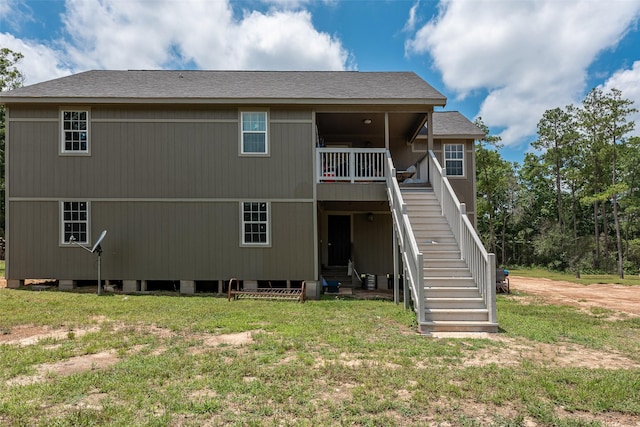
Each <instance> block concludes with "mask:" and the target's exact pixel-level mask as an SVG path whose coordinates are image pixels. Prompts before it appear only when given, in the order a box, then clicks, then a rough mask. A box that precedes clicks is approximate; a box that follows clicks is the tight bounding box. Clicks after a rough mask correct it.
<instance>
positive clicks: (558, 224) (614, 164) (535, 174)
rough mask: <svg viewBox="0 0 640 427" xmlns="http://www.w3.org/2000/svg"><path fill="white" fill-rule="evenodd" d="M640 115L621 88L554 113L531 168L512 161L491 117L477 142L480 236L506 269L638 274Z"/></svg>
mask: <svg viewBox="0 0 640 427" xmlns="http://www.w3.org/2000/svg"><path fill="white" fill-rule="evenodd" d="M635 112H637V109H636V108H634V106H633V101H631V100H629V99H625V98H624V97H623V95H622V92H621V91H620V90H617V89H610V90H608V91H605V90H603V89H600V88H594V89H592V90H591V91H590V92H589V93H588V94H587V95H586V97H585V98H584V100H583V101H582V103H581V104H580V105H568V106H566V107H564V108H560V107H558V108H553V109H550V110H547V111H545V112H544V114H543V115H542V118H541V119H540V121H539V122H538V126H537V140H536V141H534V142H532V143H531V148H532V149H533V150H532V151H533V152H529V153H527V154H526V155H525V158H524V162H523V163H522V164H521V165H520V164H518V163H511V162H508V161H505V160H504V159H503V158H502V157H501V156H500V153H499V149H500V148H501V143H500V138H499V137H497V136H494V135H491V134H490V132H489V129H488V128H487V126H486V125H485V124H484V123H483V122H482V118H479V119H477V120H476V125H478V126H479V127H480V128H481V129H483V130H484V131H485V133H486V135H487V136H486V137H485V138H484V139H483V140H482V141H479V142H478V143H477V144H476V177H477V205H478V206H477V211H478V222H477V223H478V231H479V233H480V236H481V238H482V240H483V242H484V244H485V246H486V247H487V249H488V250H489V251H490V252H493V253H495V254H496V261H497V263H499V264H502V265H505V266H506V265H519V266H542V267H546V268H551V269H555V270H563V271H572V272H575V273H576V275H578V276H579V275H580V273H581V272H583V273H584V272H607V273H614V272H615V273H617V274H618V275H619V276H620V277H624V274H625V273H627V274H637V273H638V268H639V267H640V224H639V223H638V217H639V216H640V138H639V137H631V136H629V134H630V133H631V132H632V131H633V129H634V126H635V123H634V122H633V121H632V120H630V117H631V115H632V114H633V113H635Z"/></svg>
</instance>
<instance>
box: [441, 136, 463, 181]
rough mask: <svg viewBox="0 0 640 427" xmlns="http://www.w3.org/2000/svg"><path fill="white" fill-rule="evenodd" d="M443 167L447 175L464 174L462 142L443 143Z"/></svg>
mask: <svg viewBox="0 0 640 427" xmlns="http://www.w3.org/2000/svg"><path fill="white" fill-rule="evenodd" d="M444 167H445V168H446V170H447V176H464V144H445V146H444Z"/></svg>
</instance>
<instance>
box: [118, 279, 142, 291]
mask: <svg viewBox="0 0 640 427" xmlns="http://www.w3.org/2000/svg"><path fill="white" fill-rule="evenodd" d="M122 292H124V293H132V292H140V284H139V283H138V281H137V280H123V281H122Z"/></svg>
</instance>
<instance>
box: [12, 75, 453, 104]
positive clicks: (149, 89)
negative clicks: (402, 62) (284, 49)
mask: <svg viewBox="0 0 640 427" xmlns="http://www.w3.org/2000/svg"><path fill="white" fill-rule="evenodd" d="M33 98H38V99H39V100H40V101H46V100H47V99H49V100H51V101H52V100H53V99H58V100H59V99H72V100H78V101H80V102H82V100H92V101H102V102H114V101H115V100H124V99H126V100H129V101H131V100H135V99H137V100H139V101H142V100H149V101H154V100H172V101H184V102H188V101H207V100H209V101H215V100H218V101H223V100H227V101H228V100H236V101H237V100H243V99H244V100H253V101H255V100H265V101H278V100H280V101H281V102H284V101H285V100H288V101H289V102H291V101H296V100H297V101H298V102H300V103H303V102H304V101H314V100H315V101H317V100H325V101H331V102H347V103H355V104H357V103H359V101H362V102H364V101H367V102H371V101H378V102H380V103H397V104H414V105H444V104H445V102H446V97H445V96H444V95H442V94H441V93H440V92H438V91H437V90H435V89H434V88H433V87H432V86H431V85H429V84H428V83H427V82H425V81H424V80H422V79H421V78H420V77H418V75H416V74H415V73H412V72H345V71H87V72H83V73H79V74H74V75H71V76H68V77H62V78H59V79H55V80H50V81H47V82H43V83H37V84H34V85H30V86H25V87H22V88H19V89H16V90H13V91H9V92H5V93H2V94H0V102H6V103H10V102H20V101H22V102H26V101H28V100H29V99H33Z"/></svg>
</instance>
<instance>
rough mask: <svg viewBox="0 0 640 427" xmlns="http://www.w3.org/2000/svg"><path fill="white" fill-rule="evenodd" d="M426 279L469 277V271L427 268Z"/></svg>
mask: <svg viewBox="0 0 640 427" xmlns="http://www.w3.org/2000/svg"><path fill="white" fill-rule="evenodd" d="M422 271H423V273H424V277H469V269H468V268H466V266H465V267H463V268H457V267H440V266H437V267H425V268H423V269H422Z"/></svg>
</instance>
